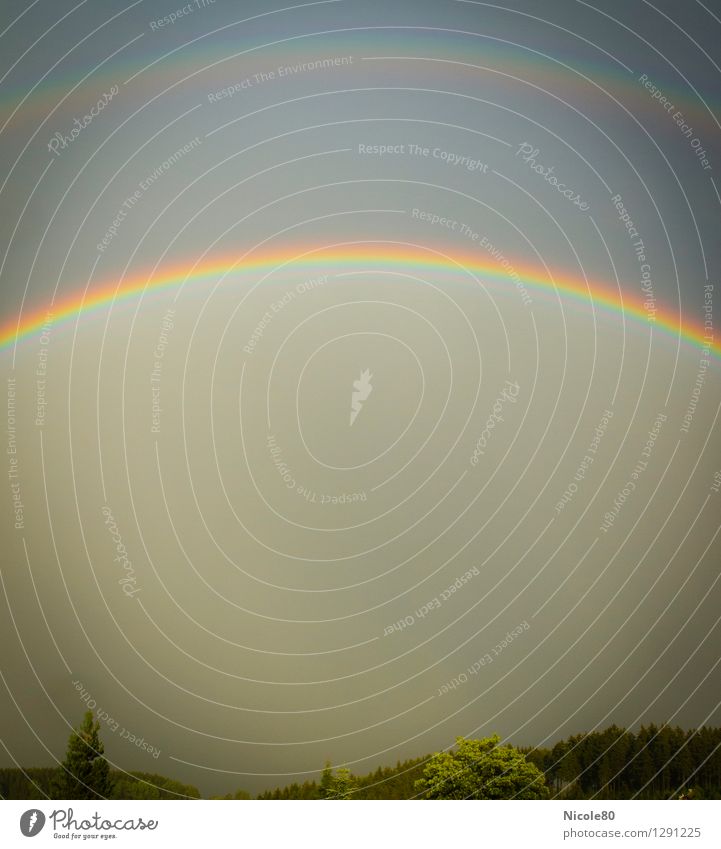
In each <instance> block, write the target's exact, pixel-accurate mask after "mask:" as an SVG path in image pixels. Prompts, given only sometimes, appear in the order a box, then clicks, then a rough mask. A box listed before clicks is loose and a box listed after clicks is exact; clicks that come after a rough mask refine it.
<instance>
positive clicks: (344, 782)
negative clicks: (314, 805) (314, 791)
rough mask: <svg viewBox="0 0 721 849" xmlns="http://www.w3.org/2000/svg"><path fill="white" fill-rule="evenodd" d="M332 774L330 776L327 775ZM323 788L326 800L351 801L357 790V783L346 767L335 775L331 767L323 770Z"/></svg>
mask: <svg viewBox="0 0 721 849" xmlns="http://www.w3.org/2000/svg"><path fill="white" fill-rule="evenodd" d="M327 773H330V774H329V775H326V774H327ZM321 787H322V788H323V792H324V794H325V798H326V799H351V798H353V793H354V791H355V789H356V782H355V779H354V778H353V776H352V775H351V771H350V770H349V769H346V768H345V767H339V768H338V769H337V770H336V771H335V775H334V774H333V771H332V770H331V769H330V767H329V766H326V768H325V769H324V770H323V777H322V778H321Z"/></svg>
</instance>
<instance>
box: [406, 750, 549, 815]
mask: <svg viewBox="0 0 721 849" xmlns="http://www.w3.org/2000/svg"><path fill="white" fill-rule="evenodd" d="M499 744H500V739H499V738H498V737H497V736H495V735H494V736H493V737H485V738H484V739H482V740H466V739H465V738H464V737H457V738H456V749H455V750H454V751H450V752H438V753H437V754H435V755H433V757H432V758H431V759H430V760H429V761H428V763H427V764H426V767H425V769H424V770H423V778H420V779H419V780H418V781H416V790H417V791H418V792H419V793H420V794H422V795H423V796H424V797H425V798H426V799H545V798H547V797H548V788H547V787H546V781H545V778H544V776H543V773H542V772H541V771H540V770H539V769H538V768H537V767H536V766H535V765H534V764H532V763H529V762H528V761H527V760H526V758H525V757H524V756H523V754H521V752H519V751H518V749H514V748H513V747H512V746H501V745H499Z"/></svg>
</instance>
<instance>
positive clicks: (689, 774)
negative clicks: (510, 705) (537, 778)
mask: <svg viewBox="0 0 721 849" xmlns="http://www.w3.org/2000/svg"><path fill="white" fill-rule="evenodd" d="M520 751H521V752H523V754H524V755H525V756H526V760H528V761H530V762H531V763H533V764H535V765H536V766H537V767H538V768H539V769H540V770H541V771H542V772H543V773H544V774H545V777H546V784H547V785H548V787H549V789H550V790H551V794H552V795H558V796H560V797H561V798H566V799H590V798H596V799H630V798H632V797H633V798H638V799H668V798H669V797H674V796H685V797H686V798H694V797H695V798H700V799H721V728H708V727H705V726H704V727H703V728H699V729H692V730H690V731H684V729H683V728H679V727H678V726H676V727H672V726H670V725H654V724H653V723H652V724H651V725H642V726H641V728H640V729H639V730H638V731H636V732H633V731H628V730H627V729H625V728H619V727H618V726H616V725H612V726H611V727H610V728H606V729H605V730H604V731H593V732H590V733H588V734H576V735H573V736H572V737H569V738H568V739H566V740H561V741H559V742H558V743H556V744H555V745H554V746H553V748H551V749H544V748H536V749H524V748H522V749H520Z"/></svg>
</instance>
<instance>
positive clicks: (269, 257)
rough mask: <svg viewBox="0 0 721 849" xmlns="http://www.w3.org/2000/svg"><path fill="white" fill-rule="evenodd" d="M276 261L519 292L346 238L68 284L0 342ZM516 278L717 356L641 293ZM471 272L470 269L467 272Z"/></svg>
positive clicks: (485, 274)
mask: <svg viewBox="0 0 721 849" xmlns="http://www.w3.org/2000/svg"><path fill="white" fill-rule="evenodd" d="M282 267H287V268H291V269H292V270H293V272H294V273H296V272H300V273H302V274H303V275H306V276H311V277H312V276H314V275H318V274H324V273H328V274H333V273H336V274H337V273H341V272H349V271H367V270H375V271H378V272H380V273H382V272H383V271H384V270H385V271H390V272H405V273H409V274H414V275H417V276H419V277H424V278H425V279H429V280H433V277H434V276H436V277H437V276H438V275H440V274H443V275H445V277H446V278H447V277H448V275H449V274H453V275H457V276H462V277H463V278H464V279H465V280H466V282H468V283H470V282H471V280H472V276H475V277H477V278H478V279H479V281H480V282H481V283H483V284H484V285H486V286H488V287H489V289H492V290H494V291H498V292H500V293H501V294H503V293H508V294H509V295H513V296H516V297H518V298H519V303H520V295H519V294H518V293H517V292H516V284H515V283H514V281H513V280H512V279H510V278H509V276H508V275H507V274H504V273H502V272H500V271H499V266H498V264H497V263H496V262H495V261H494V260H492V259H489V260H485V259H479V257H478V255H473V254H468V253H463V254H459V253H455V254H454V256H453V257H452V258H451V257H447V256H446V255H445V254H441V253H440V252H436V251H434V250H429V249H425V248H422V247H420V246H405V245H404V246H396V245H386V244H372V245H367V244H363V245H358V244H353V243H351V244H344V245H340V246H334V247H332V248H314V249H308V248H307V247H306V248H305V249H303V250H300V249H297V250H293V251H291V250H285V251H278V250H275V251H273V252H271V253H267V254H262V255H255V256H249V257H245V258H243V259H241V260H239V259H238V258H237V256H233V257H230V256H226V257H220V258H215V259H209V260H207V261H202V262H200V263H198V264H196V265H190V264H188V263H185V264H183V265H176V266H173V267H165V268H163V269H162V270H161V271H160V272H158V273H155V274H154V275H153V276H152V277H149V275H148V274H147V273H146V274H136V275H134V276H133V277H131V278H128V279H126V280H123V281H122V282H120V283H118V281H117V279H114V280H110V281H106V282H102V283H99V284H95V285H93V286H92V288H91V290H90V291H89V292H88V293H87V295H83V294H82V293H78V292H73V293H72V294H69V295H67V296H65V297H63V298H61V299H60V300H56V301H55V303H54V304H51V305H50V304H49V305H45V306H43V307H41V308H39V309H34V310H32V311H29V312H26V313H24V314H22V315H20V316H18V317H16V318H14V319H11V320H9V321H6V322H5V323H4V324H3V325H2V326H0V350H2V349H7V348H9V347H11V346H12V345H14V344H15V343H16V341H17V342H19V341H21V340H23V339H27V338H28V337H31V336H33V335H35V334H38V333H39V332H40V331H41V329H42V328H43V327H44V325H45V324H46V323H47V321H48V313H50V314H51V315H52V322H53V325H56V324H57V323H58V322H63V321H69V320H71V319H73V318H76V319H78V320H79V319H80V318H81V317H83V316H86V315H88V314H90V313H92V312H94V311H97V310H99V309H102V308H105V307H110V305H111V304H112V305H116V304H120V303H122V302H125V301H128V300H131V299H133V298H138V297H140V296H141V295H143V293H145V294H148V295H149V294H152V293H156V292H161V291H163V290H166V289H168V290H172V289H174V288H179V287H180V286H181V285H189V286H192V288H193V291H195V290H196V288H197V287H198V286H202V284H204V283H205V284H207V283H208V282H209V281H211V280H217V279H218V278H219V277H221V276H223V275H226V274H233V275H236V274H242V275H243V276H246V275H247V276H249V277H255V278H260V277H262V276H263V275H266V274H269V273H272V272H273V271H274V270H275V269H280V268H282ZM514 271H515V273H516V275H517V278H516V280H517V281H518V282H520V283H521V284H522V285H523V286H524V287H525V288H526V289H527V290H528V293H529V294H531V293H532V292H535V293H537V294H545V295H547V296H557V297H559V298H561V299H573V300H574V301H576V302H580V303H582V304H585V305H586V306H587V307H593V308H600V309H602V310H603V311H605V312H608V313H616V314H617V315H619V316H621V317H624V318H627V319H631V320H633V321H634V322H635V323H638V322H643V324H645V325H647V326H648V325H649V324H652V325H653V326H655V327H657V328H659V329H660V330H663V331H664V332H665V333H669V334H671V335H672V336H675V337H676V338H678V339H680V340H682V341H684V342H686V343H688V344H691V345H694V346H696V347H699V348H701V349H703V350H704V351H706V352H707V353H708V354H709V355H714V356H716V357H720V358H721V343H719V342H714V340H713V336H712V335H707V333H706V331H705V330H704V327H703V325H702V323H701V322H697V323H692V322H689V321H687V320H685V319H683V318H682V317H681V314H680V311H674V310H671V309H670V308H668V307H664V306H663V305H661V304H658V303H657V304H656V308H655V319H654V321H653V322H650V321H649V314H648V312H647V310H646V309H645V308H644V302H643V300H642V299H641V298H638V297H632V296H630V295H628V294H624V293H622V292H619V291H618V290H615V291H614V290H612V289H610V288H609V287H608V286H605V285H602V284H599V283H596V282H589V283H586V281H585V280H583V279H580V278H574V277H571V276H568V275H565V274H556V273H554V274H553V278H552V279H551V278H550V277H549V276H548V275H547V274H545V273H539V270H538V269H537V268H532V267H531V266H524V265H520V264H519V265H515V266H514ZM469 275H471V276H469Z"/></svg>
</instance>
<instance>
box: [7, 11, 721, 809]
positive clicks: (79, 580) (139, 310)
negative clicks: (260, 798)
mask: <svg viewBox="0 0 721 849" xmlns="http://www.w3.org/2000/svg"><path fill="white" fill-rule="evenodd" d="M596 6H597V7H598V8H596ZM719 18H721V4H719V3H718V2H711V3H709V2H706V3H705V4H704V5H702V4H701V3H697V2H689V3H686V4H677V3H673V2H670V0H666V1H665V2H661V3H655V4H653V5H652V4H649V3H646V2H641V0H631V2H615V0H614V2H604V3H599V4H595V5H594V4H588V3H582V2H576V1H575V0H554V2H548V3H544V4H538V3H533V2H530V1H529V0H526V2H523V0H512V2H500V3H497V4H484V3H479V2H455V0H442V1H441V2H439V1H438V0H433V2H431V0H424V1H423V2H416V0H413V2H412V1H411V0H390V2H389V0H384V2H368V0H362V2H361V0H356V1H355V2H354V0H327V2H312V3H303V4H297V5H296V6H293V5H289V4H287V3H282V4H281V3H279V4H277V8H275V7H272V8H271V4H268V3H264V2H261V1H260V0H257V2H245V0H243V2H234V3H232V2H229V0H215V2H210V0H206V2H205V3H204V2H203V0H197V2H196V0H193V1H192V2H191V3H189V4H188V5H186V6H182V4H181V5H178V4H174V3H165V2H154V3H150V2H139V3H132V4H131V3H127V4H125V3H122V2H118V1H117V0H116V1H115V2H111V0H90V2H87V3H84V4H83V3H81V4H77V5H75V4H74V3H70V2H65V0H54V2H50V0H39V2H36V3H33V4H28V3H26V2H5V3H3V6H2V12H1V13H0V32H1V33H2V36H1V38H0V45H1V47H2V49H1V50H0V56H2V59H1V60H0V62H1V65H0V119H2V120H1V124H0V131H1V132H0V165H1V168H0V171H1V177H2V179H1V180H0V194H2V200H1V203H2V209H3V215H2V217H1V218H0V249H1V251H2V254H1V255H2V259H0V263H1V265H0V278H1V280H0V317H1V318H2V328H3V329H2V338H1V339H0V343H1V344H2V345H3V347H2V348H1V349H0V358H1V359H2V368H3V370H4V372H5V378H6V380H7V399H8V405H7V446H6V448H7V452H6V466H7V469H8V480H7V485H6V489H5V495H4V496H3V498H4V508H3V510H2V512H1V513H0V516H1V517H2V522H3V528H4V529H5V536H4V541H5V545H4V546H3V553H2V559H1V561H0V576H1V578H2V588H3V593H2V597H1V598H0V603H1V604H2V615H0V672H1V673H2V687H0V738H1V739H2V742H3V748H2V749H1V750H0V752H1V754H0V764H3V765H13V764H22V765H49V764H52V763H54V761H55V759H56V758H60V757H62V754H63V751H64V747H65V742H66V739H67V735H68V733H69V729H70V727H71V726H72V725H76V724H77V723H78V721H79V719H80V717H81V714H82V711H83V710H84V708H85V702H86V701H87V700H92V705H91V706H93V707H94V710H95V712H96V714H97V715H98V717H99V718H100V719H101V727H102V734H103V738H104V740H105V744H106V750H107V752H108V755H109V757H110V759H111V760H112V762H113V763H114V764H116V765H117V766H118V767H119V768H123V769H135V770H145V771H152V772H159V773H162V774H166V775H170V776H173V777H175V778H178V779H180V780H183V781H187V782H189V783H193V784H196V785H197V786H198V787H200V788H201V790H202V791H203V792H205V793H214V792H221V791H223V792H225V791H228V790H232V789H235V788H237V787H244V788H246V789H248V790H250V791H253V792H255V791H258V790H260V789H263V788H266V787H272V786H275V785H277V784H284V783H287V782H289V781H291V780H295V779H301V778H302V777H306V776H307V775H309V774H312V773H314V772H316V771H317V770H319V769H320V768H321V767H322V764H323V763H324V761H326V760H330V761H331V762H332V763H333V764H337V765H342V764H345V765H348V766H350V767H351V769H352V770H353V771H355V772H364V771H369V770H370V769H373V768H375V767H376V766H378V765H379V764H392V763H395V761H396V760H397V759H398V758H401V759H402V758H406V757H412V756H417V755H420V754H424V753H426V752H429V751H433V750H437V749H440V748H443V747H446V746H449V745H452V743H453V740H454V738H455V737H456V736H458V735H465V736H474V735H485V734H490V733H494V732H497V733H499V734H500V735H501V736H502V737H504V738H507V739H510V740H512V741H513V742H516V743H519V744H521V743H522V744H524V745H530V744H539V745H541V744H548V743H549V742H553V741H555V739H557V738H559V737H561V736H565V735H568V734H571V733H577V732H580V731H583V730H590V729H592V728H595V727H603V726H606V725H609V724H611V723H612V722H615V723H617V724H619V725H628V726H637V725H639V724H640V723H642V722H649V721H655V722H661V721H664V720H666V721H670V722H673V723H678V724H680V725H682V726H688V727H691V726H696V725H700V724H703V723H708V724H719V722H721V711H720V710H719V681H720V674H719V667H718V664H719V661H720V660H721V655H720V653H719V645H721V642H720V641H719V627H718V611H719V603H720V601H721V588H720V587H719V585H718V580H719V574H718V571H719V570H718V565H719V553H720V552H721V543H720V542H719V539H718V531H719V521H718V518H719V499H720V498H721V493H719V488H720V483H721V456H720V455H721V444H720V441H719V424H718V415H719V401H720V400H721V394H720V389H721V383H720V381H719V373H718V366H719V351H720V350H721V349H720V348H719V343H718V332H717V331H714V325H715V324H716V323H717V319H716V317H715V313H716V297H717V294H718V285H719V276H718V270H719V265H720V262H721V253H720V240H719V237H718V236H719V221H720V219H721V216H720V212H721V198H720V197H719V189H720V188H721V187H720V186H719V181H718V177H717V174H718V169H719V168H721V144H720V143H719V140H720V139H721V125H720V124H719V118H720V117H721V112H720V109H719V100H718V92H719V70H720V68H719V63H721V50H720V49H719V45H720V44H721V38H719V29H720V28H721V23H720V21H719ZM46 314H47V320H46V321H45V322H44V327H43V326H41V325H43V317H44V316H46ZM16 331H17V332H16ZM714 332H715V333H716V338H715V341H713V340H714ZM704 337H705V339H704Z"/></svg>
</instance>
